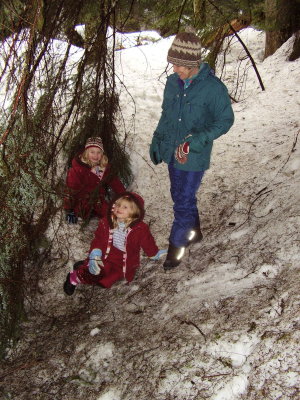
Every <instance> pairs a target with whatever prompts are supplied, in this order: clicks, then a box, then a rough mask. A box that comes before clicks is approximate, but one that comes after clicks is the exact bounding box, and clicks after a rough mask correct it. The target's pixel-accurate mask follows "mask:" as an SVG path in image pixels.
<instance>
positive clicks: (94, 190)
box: [64, 137, 126, 224]
mask: <svg viewBox="0 0 300 400" xmlns="http://www.w3.org/2000/svg"><path fill="white" fill-rule="evenodd" d="M110 170H111V167H110V165H109V164H108V158H107V156H106V155H105V153H104V148H103V144H102V140H101V138H100V137H90V138H89V139H88V140H87V142H86V145H85V149H84V151H83V152H82V153H81V154H78V155H77V156H76V157H75V158H74V159H73V160H72V167H71V168H70V169H69V171H68V175H67V181H66V184H67V196H66V198H65V203H64V208H65V210H66V220H67V222H68V223H70V224H76V223H77V220H78V217H81V218H83V219H88V218H89V217H91V216H92V215H95V216H97V217H100V218H101V217H103V216H104V215H106V213H107V209H108V202H107V200H106V199H105V194H106V186H109V187H110V188H111V189H112V190H113V192H114V193H115V194H119V193H123V192H125V190H126V189H125V187H124V185H123V184H122V182H121V181H120V180H119V178H117V177H116V176H113V175H112V174H111V172H110Z"/></svg>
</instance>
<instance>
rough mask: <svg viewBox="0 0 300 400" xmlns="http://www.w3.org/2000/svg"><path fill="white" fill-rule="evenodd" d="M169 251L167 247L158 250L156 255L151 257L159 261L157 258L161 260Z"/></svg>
mask: <svg viewBox="0 0 300 400" xmlns="http://www.w3.org/2000/svg"><path fill="white" fill-rule="evenodd" d="M167 252H168V251H167V250H166V249H162V250H158V252H157V253H156V254H155V256H153V257H150V260H153V261H157V260H159V259H160V258H161V257H163V256H164V255H166V254H167Z"/></svg>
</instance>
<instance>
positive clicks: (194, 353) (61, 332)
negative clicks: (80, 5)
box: [0, 29, 300, 400]
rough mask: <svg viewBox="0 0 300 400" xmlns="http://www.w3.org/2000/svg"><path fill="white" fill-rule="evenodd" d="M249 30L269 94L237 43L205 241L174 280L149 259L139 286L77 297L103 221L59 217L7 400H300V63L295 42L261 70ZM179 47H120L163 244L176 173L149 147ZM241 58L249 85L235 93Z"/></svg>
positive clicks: (136, 145) (140, 163) (253, 35)
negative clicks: (75, 267)
mask: <svg viewBox="0 0 300 400" xmlns="http://www.w3.org/2000/svg"><path fill="white" fill-rule="evenodd" d="M146 35H147V36H151V32H148V33H147V34H146ZM241 36H242V38H243V40H245V42H246V43H247V45H248V47H249V49H250V51H251V53H252V55H253V57H254V59H255V61H256V62H257V65H258V69H259V72H260V74H261V77H262V80H263V83H264V85H265V88H266V90H265V91H262V90H261V88H260V86H259V83H258V80H257V78H256V76H255V74H254V71H253V70H252V69H251V68H250V67H249V65H246V62H245V61H241V62H239V59H242V58H243V53H241V47H240V45H239V43H238V42H236V43H235V44H234V43H232V51H231V54H229V55H228V56H227V63H226V71H224V72H223V76H222V79H223V80H224V81H225V82H226V84H227V86H228V88H229V90H230V92H231V93H232V94H234V96H233V97H238V99H239V102H238V103H234V104H233V108H234V112H235V118H236V120H235V124H234V126H233V127H232V129H231V130H230V132H229V133H228V134H226V135H224V136H223V137H221V138H219V139H218V140H217V141H215V145H214V150H213V157H212V163H211V168H210V169H209V170H208V171H207V173H206V174H205V177H204V181H203V184H202V186H201V189H200V192H199V196H198V198H199V203H198V205H199V210H200V213H201V220H202V226H203V233H204V240H203V241H202V242H201V243H200V244H197V245H194V246H192V247H191V248H190V249H189V251H188V253H187V254H186V256H185V258H184V261H183V262H182V264H181V265H180V266H179V267H178V268H177V269H175V270H174V271H172V272H164V271H163V268H162V262H152V261H149V260H147V259H146V258H144V259H143V262H142V267H141V269H140V270H139V272H138V274H137V277H136V279H135V280H134V281H133V283H132V284H131V285H126V284H125V283H123V282H121V283H118V284H116V285H115V286H113V287H112V288H111V289H110V290H107V291H105V290H101V289H99V288H92V287H87V286H82V287H80V288H78V289H77V290H76V292H75V294H74V295H73V296H72V297H71V298H69V297H67V296H66V295H65V294H64V293H63V291H62V284H63V281H64V279H65V275H66V273H67V272H68V270H69V269H70V268H71V267H72V264H73V263H74V261H76V260H79V259H82V258H84V257H85V256H86V254H87V251H88V248H89V243H90V240H91V238H92V237H93V231H94V229H95V228H96V224H97V221H96V220H94V221H92V222H91V223H90V225H89V226H88V227H85V228H81V227H80V225H77V226H68V225H65V224H63V223H61V221H59V218H56V219H54V221H53V226H52V227H51V229H50V230H49V237H52V239H53V240H54V249H53V251H52V254H51V256H50V257H49V260H48V262H46V263H45V266H44V267H43V269H42V270H41V271H40V275H39V276H36V275H32V276H31V275H30V274H29V275H28V276H27V279H28V280H31V281H32V280H34V281H35V282H37V284H38V292H37V293H36V294H35V295H34V296H32V295H31V293H28V294H27V309H28V319H27V321H26V322H24V324H23V332H22V336H21V338H20V342H19V344H18V346H17V347H16V349H15V350H14V351H11V352H10V353H9V355H8V357H7V360H6V361H5V362H4V363H2V372H1V373H0V377H1V381H2V383H1V384H0V393H1V395H2V396H3V397H2V398H3V399H14V400H25V399H35V400H46V399H53V400H81V399H89V400H137V399H139V400H144V399H145V400H146V399H147V400H149V399H153V400H202V399H209V400H240V399H247V400H275V399H276V400H277V399H278V400H279V399H280V400H289V399H300V391H299V390H300V389H299V388H300V374H299V362H298V358H299V357H298V353H299V340H300V334H299V332H300V331H299V328H300V314H299V303H300V296H299V264H300V251H299V247H300V234H299V225H300V201H299V200H300V192H299V183H300V170H299V166H300V145H299V141H300V139H299V137H298V136H299V133H300V118H299V116H300V113H299V111H300V93H299V87H300V85H299V84H300V73H299V72H300V60H299V59H298V60H296V61H294V62H288V61H286V59H287V55H288V54H289V52H290V51H291V45H292V40H293V39H290V40H289V41H288V42H287V43H285V44H284V45H283V46H282V47H281V48H280V49H279V50H278V51H277V52H276V53H275V54H274V55H273V56H271V57H269V58H267V59H266V60H265V61H264V62H262V51H261V49H262V48H263V44H262V43H263V42H264V35H263V34H262V33H261V32H258V31H255V30H253V29H246V30H244V31H243V32H242V33H241ZM155 39H157V36H155ZM131 40H132V37H131ZM171 41H172V38H169V39H164V40H158V41H156V42H155V43H152V44H151V43H150V42H148V41H147V43H148V44H147V45H143V46H138V47H136V46H135V47H132V48H127V49H125V50H122V51H118V52H117V60H116V61H117V65H118V67H117V68H118V77H119V87H120V92H121V99H122V112H123V118H124V121H125V128H124V125H121V124H120V131H121V133H123V134H124V133H126V132H128V131H129V138H128V140H127V148H128V152H129V153H130V154H131V157H132V167H133V171H134V177H135V179H134V182H133V184H132V187H131V189H132V190H134V191H137V192H138V193H140V194H141V195H142V196H143V197H144V199H145V203H146V210H147V212H146V221H147V222H148V223H149V224H150V225H151V230H152V232H153V234H154V236H155V237H156V239H157V242H158V244H159V246H160V247H167V244H168V234H169V230H170V226H171V222H172V203H171V200H170V195H169V180H168V176H167V168H166V165H162V164H161V165H158V166H153V165H152V164H151V162H150V159H149V156H148V148H149V143H150V141H151V137H152V133H153V131H154V129H155V127H156V124H157V122H158V119H159V116H160V106H161V101H162V94H163V87H164V82H165V76H166V75H165V73H164V71H165V69H166V66H167V64H166V53H167V50H168V48H169V46H170V44H171ZM127 43H128V42H127ZM129 43H130V41H129ZM128 46H129V45H128V44H126V47H128ZM239 64H241V65H242V66H243V68H246V71H247V81H245V83H244V85H243V90H242V91H241V92H240V91H239V92H238V93H237V91H236V88H235V77H236V76H237V72H238V71H237V66H238V65H239ZM240 72H241V71H240ZM219 74H220V71H217V75H219ZM239 76H240V75H239ZM125 88H126V89H125ZM125 130H126V132H125ZM61 218H63V216H61Z"/></svg>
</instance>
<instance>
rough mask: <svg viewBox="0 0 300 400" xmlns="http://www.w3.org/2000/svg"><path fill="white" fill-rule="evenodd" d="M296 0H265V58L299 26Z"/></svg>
mask: <svg viewBox="0 0 300 400" xmlns="http://www.w3.org/2000/svg"><path fill="white" fill-rule="evenodd" d="M299 8H300V7H299V2H298V0H288V1H287V0H265V15H266V43H265V58H266V57H268V56H270V55H272V54H274V53H275V51H276V50H277V49H278V48H279V47H280V46H281V45H282V44H283V43H284V42H286V41H287V40H288V39H289V38H290V37H291V36H292V35H293V33H295V32H296V31H297V30H299V28H300V21H299V20H300V12H299Z"/></svg>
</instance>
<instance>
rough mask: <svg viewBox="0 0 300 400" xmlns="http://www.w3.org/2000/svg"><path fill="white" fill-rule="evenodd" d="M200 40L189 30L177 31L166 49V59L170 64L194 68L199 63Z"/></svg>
mask: <svg viewBox="0 0 300 400" xmlns="http://www.w3.org/2000/svg"><path fill="white" fill-rule="evenodd" d="M200 60H201V42H200V39H199V38H198V37H197V36H196V35H195V34H194V33H191V32H180V33H178V34H177V35H176V36H175V38H174V40H173V43H172V45H171V47H170V49H169V51H168V56H167V61H168V62H169V63H171V64H174V65H178V66H183V67H188V68H194V67H198V66H199V65H200Z"/></svg>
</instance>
